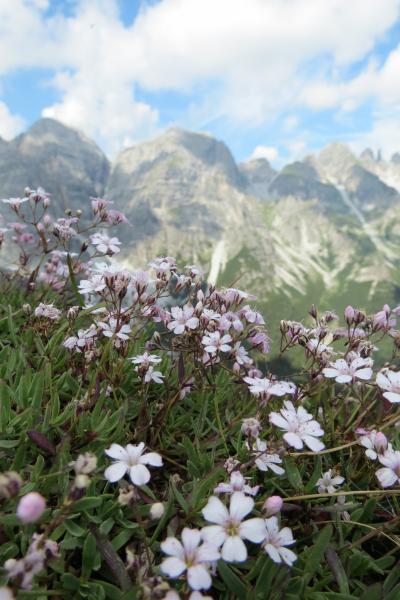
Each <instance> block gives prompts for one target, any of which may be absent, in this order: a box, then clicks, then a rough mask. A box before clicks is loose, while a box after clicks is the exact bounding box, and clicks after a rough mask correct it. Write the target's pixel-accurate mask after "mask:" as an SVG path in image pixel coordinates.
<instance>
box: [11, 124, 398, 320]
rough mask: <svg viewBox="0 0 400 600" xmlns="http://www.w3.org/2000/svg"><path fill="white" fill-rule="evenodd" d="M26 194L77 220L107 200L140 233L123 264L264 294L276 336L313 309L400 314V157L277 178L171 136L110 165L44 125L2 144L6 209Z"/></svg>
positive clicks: (314, 166) (71, 133) (335, 158)
mask: <svg viewBox="0 0 400 600" xmlns="http://www.w3.org/2000/svg"><path fill="white" fill-rule="evenodd" d="M26 185H29V186H31V187H35V186H38V185H42V186H43V187H45V188H46V189H47V190H48V191H49V192H51V193H52V194H53V200H54V203H60V204H61V206H62V207H63V208H65V207H66V206H68V207H71V208H72V209H73V210H76V209H78V208H84V207H85V205H87V201H88V197H89V196H93V195H99V196H102V195H104V196H105V197H106V198H108V199H109V200H112V201H113V202H114V205H113V206H114V207H115V208H116V209H118V210H121V211H122V212H123V213H124V214H125V215H126V216H127V217H128V219H129V221H130V224H131V225H125V226H121V227H120V229H119V231H118V235H119V237H120V239H121V241H122V242H123V244H124V249H123V251H122V252H121V254H120V255H119V260H121V261H122V262H123V263H124V264H126V265H129V266H130V267H133V268H140V267H143V266H144V265H145V264H146V263H147V262H148V261H149V260H150V259H151V258H153V257H154V256H156V255H160V254H169V255H174V256H176V258H178V259H179V260H180V261H183V264H189V263H197V264H200V265H201V266H202V267H203V268H204V269H205V271H206V273H208V279H209V281H210V282H211V283H216V282H218V283H219V284H222V285H227V286H229V285H235V286H238V287H242V288H245V289H249V290H250V291H252V292H254V293H256V294H257V295H258V297H259V305H260V308H261V309H263V310H264V312H265V314H266V315H267V318H269V321H270V324H271V328H272V329H275V331H276V328H277V326H278V325H277V324H278V322H279V319H281V318H283V317H286V318H296V319H299V318H302V317H304V316H306V315H307V309H308V307H309V306H310V304H311V303H312V302H314V303H316V304H317V305H319V306H320V307H321V308H325V309H328V308H336V309H337V310H341V309H342V308H344V307H345V306H346V304H349V303H352V304H356V305H359V306H364V307H365V308H366V309H377V308H379V307H380V306H381V305H382V304H383V303H384V302H388V303H389V304H390V303H396V304H398V303H400V271H399V267H398V252H399V248H400V192H399V190H400V155H399V154H395V155H394V156H393V157H392V158H391V159H390V160H389V161H384V160H383V159H382V157H381V156H379V155H377V156H375V155H374V153H373V152H372V151H371V150H368V149H366V151H364V152H363V153H362V154H361V155H360V156H356V155H355V154H354V153H353V152H352V151H351V149H350V148H349V147H348V146H346V145H344V144H340V143H334V144H329V145H328V146H327V147H325V148H324V149H322V150H321V152H319V153H316V154H313V155H309V156H307V157H305V158H304V159H303V160H301V161H297V162H294V163H292V164H289V165H286V166H285V167H283V168H282V169H281V170H280V171H276V170H274V169H273V168H272V167H271V165H270V164H269V162H268V161H267V160H265V159H256V160H249V161H245V162H242V163H240V164H239V165H237V164H236V162H235V160H234V158H233V156H232V154H231V152H230V151H229V149H228V148H227V146H226V145H225V144H224V143H223V142H221V141H218V140H216V139H214V138H213V137H212V136H210V135H207V134H204V133H193V132H189V131H184V130H181V129H177V128H174V129H169V130H167V131H166V132H165V133H163V134H162V135H161V136H159V137H157V138H155V139H153V140H150V141H147V142H144V143H141V144H137V145H136V146H134V147H132V148H128V149H126V150H124V151H123V152H121V153H120V155H119V156H118V157H117V158H116V160H115V161H114V162H113V163H112V164H110V163H109V162H108V160H107V158H106V157H105V156H104V154H103V153H102V152H101V150H100V149H99V148H98V146H97V145H96V144H95V143H94V142H92V141H91V140H89V139H88V138H86V137H85V136H83V135H82V134H81V133H80V132H78V131H75V130H73V129H70V128H68V127H66V126H64V125H62V124H60V123H58V122H57V121H54V120H51V119H42V120H40V121H38V122H37V123H36V124H34V125H33V126H32V127H31V128H30V129H29V130H28V131H27V132H26V133H24V134H22V135H20V136H18V137H17V138H16V139H15V140H12V141H11V142H4V140H0V197H6V196H10V195H11V196H15V195H20V194H21V192H22V189H23V188H24V187H25V186H26ZM4 212H5V207H4V208H3V213H4Z"/></svg>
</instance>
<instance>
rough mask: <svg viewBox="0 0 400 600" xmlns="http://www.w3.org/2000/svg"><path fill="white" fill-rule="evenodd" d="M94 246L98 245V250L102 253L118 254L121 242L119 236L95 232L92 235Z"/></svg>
mask: <svg viewBox="0 0 400 600" xmlns="http://www.w3.org/2000/svg"><path fill="white" fill-rule="evenodd" d="M90 239H91V242H92V244H93V246H96V250H97V252H101V253H102V254H110V255H111V254H118V252H119V251H120V248H119V246H120V245H121V242H120V241H119V239H118V238H116V237H112V238H109V237H108V235H106V234H105V233H95V234H94V235H91V236H90Z"/></svg>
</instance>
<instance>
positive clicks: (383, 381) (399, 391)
mask: <svg viewBox="0 0 400 600" xmlns="http://www.w3.org/2000/svg"><path fill="white" fill-rule="evenodd" d="M376 383H377V384H378V386H379V387H380V388H381V389H382V390H385V392H384V393H383V397H384V398H386V400H389V402H400V371H391V370H390V369H382V371H380V372H379V373H378V374H377V376H376Z"/></svg>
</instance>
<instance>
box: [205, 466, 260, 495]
mask: <svg viewBox="0 0 400 600" xmlns="http://www.w3.org/2000/svg"><path fill="white" fill-rule="evenodd" d="M259 489H260V486H259V485H256V486H255V487H251V486H250V485H248V484H247V483H246V479H245V478H244V477H243V475H242V474H241V473H240V471H232V473H231V478H230V482H229V483H220V484H218V485H217V487H216V488H214V494H234V493H235V492H243V494H248V495H249V496H255V495H256V494H257V493H258V490H259Z"/></svg>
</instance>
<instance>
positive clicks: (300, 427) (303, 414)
mask: <svg viewBox="0 0 400 600" xmlns="http://www.w3.org/2000/svg"><path fill="white" fill-rule="evenodd" d="M284 405H285V408H282V409H281V411H280V413H276V412H272V413H271V414H270V415H269V420H270V422H271V423H273V424H274V425H276V426H277V427H280V428H281V429H283V430H284V431H286V433H285V434H284V435H283V439H284V440H285V441H286V442H287V443H288V444H289V446H293V447H294V448H296V449H297V450H301V449H302V448H303V445H304V444H305V445H306V446H308V448H310V450H312V451H313V452H320V451H321V450H323V448H325V445H324V444H323V443H322V442H321V441H320V440H318V439H317V438H318V437H320V436H322V435H324V430H323V429H322V428H321V426H320V425H319V423H317V421H315V420H314V419H313V418H312V415H310V413H308V412H307V411H306V410H305V408H303V407H302V406H299V407H298V408H297V409H296V408H295V407H294V405H293V403H292V402H289V401H286V402H284Z"/></svg>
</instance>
